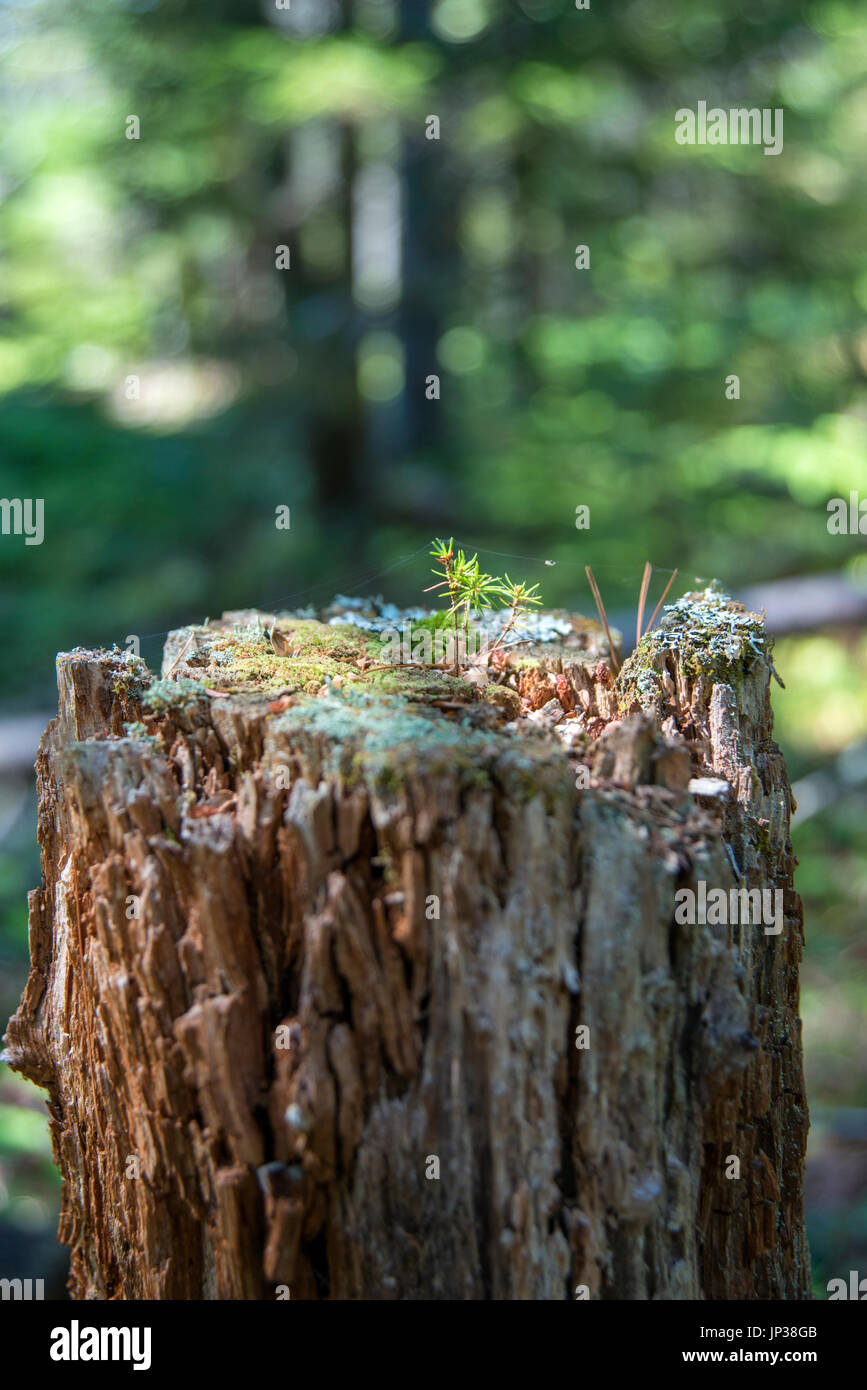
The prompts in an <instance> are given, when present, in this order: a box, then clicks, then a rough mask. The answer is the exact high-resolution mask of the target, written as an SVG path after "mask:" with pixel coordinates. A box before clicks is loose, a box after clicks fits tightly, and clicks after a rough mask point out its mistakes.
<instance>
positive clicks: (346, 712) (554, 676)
mask: <svg viewBox="0 0 867 1390" xmlns="http://www.w3.org/2000/svg"><path fill="white" fill-rule="evenodd" d="M349 616H351V615H349ZM273 618H274V615H265V614H255V613H252V612H250V613H238V614H227V615H225V617H224V618H223V619H221V620H220V621H219V622H212V623H209V624H208V625H207V626H202V627H191V628H186V629H183V630H182V631H180V632H178V633H173V634H171V636H170V639H169V642H168V644H167V647H166V653H165V658H164V665H163V671H164V675H163V678H162V679H160V680H154V679H153V678H152V677H151V675H150V673H149V672H148V671H147V670H146V668H145V667H144V665H143V663H142V662H140V661H139V660H137V659H135V658H131V657H129V656H128V655H127V654H122V653H119V652H117V650H115V651H114V652H113V653H107V652H91V651H84V650H81V649H78V650H76V651H73V652H71V653H69V654H66V655H61V656H60V657H58V663H57V671H58V685H59V693H60V700H59V715H58V718H57V719H56V720H54V721H53V722H52V723H51V725H50V726H49V728H48V730H47V732H46V734H45V736H44V738H43V741H42V745H41V749H40V753H39V759H38V782H39V803H40V812H39V842H40V845H41V850H42V887H41V888H39V889H38V890H36V891H35V892H33V893H32V894H31V896H30V943H31V970H30V976H29V979H28V982H27V986H26V989H25V992H24V995H23V998H22V1000H21V1003H20V1006H19V1008H18V1011H17V1013H16V1014H15V1016H14V1018H13V1019H12V1020H11V1021H10V1023H9V1026H8V1033H7V1045H8V1058H9V1060H10V1062H11V1064H12V1066H13V1067H15V1068H16V1069H17V1070H19V1071H20V1072H22V1073H23V1074H24V1075H25V1076H28V1077H30V1078H31V1079H32V1080H33V1081H35V1082H36V1083H37V1084H39V1085H40V1086H43V1087H45V1088H46V1089H47V1091H48V1095H49V1100H48V1105H49V1110H50V1115H51V1129H52V1135H53V1143H54V1152H55V1157H56V1161H57V1163H58V1165H59V1167H60V1169H61V1172H62V1175H63V1206H62V1214H61V1219H60V1239H61V1240H63V1241H65V1242H67V1243H68V1244H69V1245H70V1246H71V1247H72V1256H71V1274H70V1290H71V1293H72V1295H73V1296H74V1297H78V1298H88V1299H108V1298H122V1299H131V1298H144V1299H164V1298H176V1299H229V1298H240V1299H262V1298H274V1297H286V1296H290V1297H292V1298H301V1299H316V1298H332V1299H356V1298H358V1299H362V1298H363V1299H446V1298H453V1299H530V1298H534V1299H565V1298H574V1297H576V1296H578V1297H582V1296H586V1297H590V1298H619V1299H695V1298H748V1299H799V1298H807V1297H809V1289H810V1270H809V1255H808V1251H807V1245H806V1241H805V1237H804V1230H803V1224H802V1176H803V1161H804V1150H805V1142H806V1132H807V1123H808V1121H807V1108H806V1103H805V1098H804V1080H803V1069H802V1056H801V1027H800V1021H799V1018H798V967H799V960H800V954H801V947H802V940H803V936H802V915H801V905H800V900H799V898H798V897H797V895H796V894H795V893H794V891H793V888H792V870H793V864H794V860H793V856H792V849H791V844H790V840H789V818H790V811H791V808H792V799H791V792H790V788H789V782H788V778H787V775H786V769H785V766H784V762H783V758H782V756H781V754H780V751H779V749H778V748H777V746H776V744H775V743H774V742H773V740H772V737H771V727H772V715H771V707H770V698H769V681H770V676H771V672H772V667H771V664H770V662H771V658H770V653H769V646H770V643H769V639H768V638H767V636H766V635H765V633H764V631H763V627H762V621H761V619H760V618H759V617H757V616H756V615H755V614H748V613H746V612H745V611H744V610H743V609H742V608H741V607H740V606H739V605H738V604H736V603H734V602H733V601H732V600H730V599H728V598H727V597H726V596H725V595H723V594H721V593H720V592H719V591H717V590H716V589H710V590H705V591H702V592H700V593H695V594H690V595H688V596H687V597H686V598H685V599H682V600H680V601H679V602H678V603H677V604H676V605H673V606H671V607H670V608H668V609H666V611H665V615H664V618H663V622H662V624H661V625H660V626H659V628H657V629H656V630H655V631H654V632H652V633H651V634H649V635H647V636H646V637H645V638H644V639H643V640H642V642H641V644H640V646H639V647H638V649H637V650H636V652H635V653H634V654H633V656H632V657H631V658H630V660H629V661H628V662H627V663H626V665H625V667H624V669H623V672H622V674H621V676H620V678H619V680H616V681H615V680H614V679H613V677H612V673H611V669H610V667H609V664H608V662H607V661H606V660H605V659H603V650H604V649H603V646H602V645H601V633H600V631H599V627H598V624H596V623H595V622H591V621H589V620H586V619H580V618H572V619H570V620H569V621H568V622H566V623H563V622H561V623H560V628H561V632H560V635H558V636H556V637H555V638H554V640H550V641H545V642H540V643H539V644H538V645H536V646H533V647H530V648H529V649H527V648H519V649H518V651H520V652H522V653H523V654H522V655H520V656H518V655H516V654H515V653H510V654H509V657H508V659H507V660H506V661H505V662H504V663H502V669H501V670H499V673H498V683H496V684H491V685H488V686H487V687H486V688H485V689H480V688H478V687H476V686H474V685H472V684H470V683H468V682H467V681H465V680H464V679H461V678H458V677H456V676H454V675H448V674H445V673H443V672H442V671H438V670H430V669H422V668H419V667H412V666H408V667H400V668H394V669H386V670H382V669H374V668H375V667H377V665H378V663H377V662H376V661H375V660H374V659H373V658H374V657H375V655H376V652H377V651H381V647H380V644H379V641H378V639H377V638H376V636H375V634H374V633H372V632H370V631H365V630H363V629H362V628H359V627H358V626H352V625H350V623H349V622H348V621H345V622H342V623H339V624H337V625H329V624H328V623H320V622H317V621H314V620H312V619H309V618H300V617H298V616H297V615H296V616H294V617H293V616H291V615H286V616H284V618H282V619H280V620H279V622H280V626H281V628H282V629H283V630H284V631H285V633H286V636H287V643H286V644H285V645H286V646H287V650H288V653H289V654H288V655H286V656H278V655H276V654H275V653H274V652H273V651H272V650H271V647H270V645H269V644H268V643H267V642H266V640H265V638H264V635H263V632H262V626H263V625H264V624H267V623H270V622H272V621H273ZM380 660H381V658H380ZM696 779H702V780H699V781H696ZM702 884H704V885H706V889H707V893H708V894H710V893H711V891H712V890H714V889H720V890H724V892H725V894H729V893H730V890H733V889H734V890H740V889H744V888H745V889H769V890H771V891H777V890H779V891H780V893H781V895H782V896H781V899H779V900H777V901H781V902H782V904H783V912H782V920H781V921H780V923H779V924H778V925H779V926H780V927H781V929H780V930H777V929H774V930H773V931H769V930H768V929H767V928H766V927H765V926H763V925H761V924H760V923H759V924H756V923H748V922H743V921H741V922H740V923H732V922H728V923H724V924H719V923H708V922H706V921H698V922H696V924H695V925H682V924H680V923H679V922H678V921H677V920H676V904H677V902H678V901H683V900H684V899H683V894H682V893H681V891H680V890H684V889H690V890H692V891H693V892H694V893H696V895H697V898H700V894H701V891H702ZM676 895H679V896H678V897H676Z"/></svg>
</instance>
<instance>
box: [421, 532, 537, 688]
mask: <svg viewBox="0 0 867 1390" xmlns="http://www.w3.org/2000/svg"><path fill="white" fill-rule="evenodd" d="M454 546H455V543H454V538H451V539H450V540H448V541H443V540H436V541H434V544H433V549H432V550H431V552H430V553H431V557H432V558H433V559H434V560H435V561H436V562H437V564H438V565H439V566H440V567H441V568H440V569H438V570H434V571H433V573H434V574H436V575H443V576H444V577H443V578H441V579H440V580H439V582H438V583H437V584H431V586H430V587H429V588H428V589H425V593H426V594H429V593H432V592H433V591H434V590H435V589H444V590H446V593H444V594H441V595H440V597H441V598H448V601H449V605H450V606H449V609H448V612H449V614H450V615H451V617H452V619H453V622H454V633H455V671H456V674H458V675H460V671H461V645H460V632H459V621H458V615H459V614H462V615H463V623H462V626H463V638H464V646H463V650H464V652H466V650H467V629H468V626H469V620H470V614H471V613H485V612H488V611H489V610H490V609H492V608H493V606H494V601H495V600H497V599H499V600H501V602H502V603H503V604H504V605H505V606H506V607H507V608H508V616H507V619H506V622H505V624H504V626H503V629H502V631H501V632H500V633H499V635H498V636H497V637H496V639H495V640H494V642H493V643H492V644H491V645H490V646H487V647H486V648H485V650H484V652H483V655H484V656H485V657H486V658H489V657H491V656H492V655H493V653H494V652H497V651H501V650H502V649H503V643H504V641H505V638H506V636H507V634H508V633H509V632H511V630H512V628H513V627H514V625H515V622H516V621H517V619H518V617H519V616H520V614H521V613H524V612H528V611H529V609H530V608H531V607H536V606H537V605H538V604H540V603H541V602H542V599H541V596H540V595H539V593H538V587H539V586H538V584H533V585H528V584H516V583H515V582H514V581H513V580H511V579H510V578H509V576H508V575H504V576H503V578H498V577H497V576H496V575H492V574H485V573H484V572H483V571H482V570H480V569H479V557H478V555H473V556H472V558H468V557H467V555H465V553H464V551H463V550H458V551H457V553H456V552H455V548H454Z"/></svg>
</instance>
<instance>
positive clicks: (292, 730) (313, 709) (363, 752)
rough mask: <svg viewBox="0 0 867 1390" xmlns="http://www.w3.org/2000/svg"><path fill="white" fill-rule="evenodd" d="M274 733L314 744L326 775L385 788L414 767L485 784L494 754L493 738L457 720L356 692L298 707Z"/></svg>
mask: <svg viewBox="0 0 867 1390" xmlns="http://www.w3.org/2000/svg"><path fill="white" fill-rule="evenodd" d="M275 732H276V733H281V732H282V733H286V734H287V735H289V736H290V737H291V738H292V740H293V742H294V741H297V740H299V739H300V740H301V741H302V742H305V741H307V740H310V741H312V742H317V743H318V745H319V748H320V751H321V753H322V755H323V756H324V758H325V762H326V766H327V769H328V770H329V771H332V772H334V773H340V774H342V775H344V776H346V775H353V776H359V775H372V776H373V778H374V779H375V780H377V781H378V782H379V783H380V784H381V785H383V786H384V785H385V784H387V783H389V782H392V783H395V784H396V783H397V782H398V781H403V780H404V778H405V776H406V774H407V772H411V771H412V770H413V768H414V767H418V769H419V770H420V771H422V772H423V773H424V774H426V775H428V774H431V775H432V774H435V773H437V772H438V771H447V770H450V769H452V770H453V769H457V771H458V773H459V775H461V777H462V780H464V781H467V780H468V779H469V780H470V781H472V780H473V779H478V778H480V777H481V778H484V777H485V776H486V773H485V763H486V762H487V761H489V760H490V758H491V757H493V756H494V755H495V754H496V753H497V751H498V745H497V741H496V739H495V738H494V737H492V735H491V734H489V733H487V732H483V731H480V730H478V729H473V728H470V727H469V726H468V725H467V724H466V723H465V722H463V721H461V720H452V719H448V718H446V716H445V715H443V714H442V713H440V712H439V711H438V710H436V709H427V708H426V707H425V706H424V705H422V704H413V703H410V702H409V701H407V700H404V699H401V698H400V697H398V696H394V695H387V694H380V693H379V692H377V693H375V694H374V693H373V692H370V691H364V690H358V689H348V690H345V691H342V692H341V694H340V696H339V697H336V696H328V695H324V696H320V697H319V698H318V699H316V700H310V701H309V702H305V703H303V704H298V705H297V706H295V707H294V708H292V709H290V710H287V711H286V713H285V714H283V715H281V716H280V718H279V719H278V720H276V721H275ZM398 766H399V768H400V770H398Z"/></svg>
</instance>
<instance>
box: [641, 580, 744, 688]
mask: <svg viewBox="0 0 867 1390" xmlns="http://www.w3.org/2000/svg"><path fill="white" fill-rule="evenodd" d="M769 656H770V640H769V638H768V637H767V634H766V633H765V630H764V625H763V622H762V619H761V617H760V616H759V615H758V614H756V613H748V612H745V611H744V609H743V608H742V607H741V605H740V604H739V603H737V602H736V601H735V600H734V599H733V598H731V596H730V595H729V594H726V593H725V592H724V591H723V589H722V588H721V587H720V585H719V584H718V583H717V582H716V581H714V582H713V583H712V584H711V585H710V586H709V587H708V588H706V589H703V590H699V591H697V592H695V593H690V594H685V595H684V597H683V598H681V599H678V601H677V603H673V604H670V605H668V606H667V607H666V608H665V610H664V614H663V618H662V620H661V622H660V624H659V626H658V627H657V628H655V629H654V630H653V631H652V632H648V633H645V635H644V637H642V639H641V641H640V643H639V644H638V646H637V647H636V649H635V651H634V652H633V653H632V655H631V656H630V657H629V658H628V660H627V661H625V662H624V664H623V669H622V671H621V673H620V677H619V687H620V699H619V704H620V710H621V712H625V711H626V710H628V709H629V708H630V707H631V706H632V705H633V704H634V703H635V702H636V701H637V702H638V703H639V704H640V705H642V706H643V707H645V708H647V707H648V706H650V705H653V704H655V703H656V701H657V700H658V699H659V698H661V697H662V696H664V694H665V691H664V686H663V680H662V674H661V673H662V669H663V667H664V665H665V662H666V659H667V658H668V657H671V658H672V660H673V661H674V662H675V663H676V664H677V665H678V666H679V667H680V669H681V670H682V671H683V672H684V674H685V675H686V676H687V677H689V678H691V679H696V678H699V677H701V678H703V679H705V680H707V681H709V682H724V683H726V684H728V685H733V686H734V687H735V688H739V687H740V685H741V683H742V682H743V678H744V676H745V674H746V673H747V672H748V671H749V670H750V668H751V667H752V666H753V665H754V664H755V662H756V661H767V660H768V659H769Z"/></svg>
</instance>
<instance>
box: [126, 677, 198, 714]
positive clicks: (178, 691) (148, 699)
mask: <svg viewBox="0 0 867 1390" xmlns="http://www.w3.org/2000/svg"><path fill="white" fill-rule="evenodd" d="M141 698H142V704H143V705H147V707H148V709H152V710H153V711H154V713H156V714H159V713H161V712H162V711H163V710H167V709H173V708H177V707H178V706H179V705H191V704H193V702H194V701H198V700H206V699H207V698H208V687H207V686H206V685H204V684H203V683H202V682H201V681H191V680H188V679H187V678H186V676H180V677H179V678H178V679H177V680H172V679H168V680H167V679H163V680H158V681H154V682H153V684H152V685H149V686H148V688H147V690H145V691H144V693H143V694H142V697H141Z"/></svg>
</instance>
